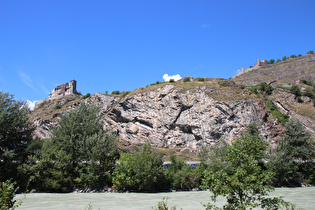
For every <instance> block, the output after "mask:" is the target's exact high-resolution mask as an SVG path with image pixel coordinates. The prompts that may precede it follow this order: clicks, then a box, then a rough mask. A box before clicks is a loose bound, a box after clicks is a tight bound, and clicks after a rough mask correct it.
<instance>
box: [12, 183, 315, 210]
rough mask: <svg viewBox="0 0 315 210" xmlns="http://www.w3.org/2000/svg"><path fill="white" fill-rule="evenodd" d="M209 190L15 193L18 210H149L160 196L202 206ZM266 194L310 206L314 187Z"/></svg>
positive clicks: (178, 204) (170, 201)
mask: <svg viewBox="0 0 315 210" xmlns="http://www.w3.org/2000/svg"><path fill="white" fill-rule="evenodd" d="M210 196H211V193H210V192H207V191H182V192H165V193H63V194H61V193H28V194H19V195H17V196H16V199H17V200H22V202H23V203H22V205H21V206H20V207H19V208H18V209H32V210H39V209H48V210H49V209H59V210H62V209H88V207H89V205H90V206H92V209H122V210H124V209H128V210H129V209H139V210H142V209H143V210H145V209H148V210H149V209H151V207H152V206H156V205H157V203H158V201H161V200H162V199H163V197H168V198H169V199H168V204H169V206H176V207H177V209H180V208H183V210H186V209H187V210H190V209H197V210H198V209H204V208H203V206H202V204H206V203H207V202H209V201H210ZM270 196H273V197H279V196H283V197H284V199H285V200H286V201H289V202H292V203H295V204H296V205H297V207H298V208H304V209H314V206H315V200H314V197H315V187H300V188H276V190H275V192H272V193H270ZM224 203H225V199H224V198H223V197H219V198H218V202H217V205H218V206H222V205H223V204H224Z"/></svg>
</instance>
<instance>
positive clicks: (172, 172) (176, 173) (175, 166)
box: [166, 155, 198, 190]
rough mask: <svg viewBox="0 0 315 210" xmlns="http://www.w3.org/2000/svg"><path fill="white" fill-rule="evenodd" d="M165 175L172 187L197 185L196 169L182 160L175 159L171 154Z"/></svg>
mask: <svg viewBox="0 0 315 210" xmlns="http://www.w3.org/2000/svg"><path fill="white" fill-rule="evenodd" d="M166 176H167V179H168V180H169V182H170V184H171V188H172V189H176V190H178V189H179V190H181V189H192V188H195V187H197V186H198V175H197V169H196V168H195V167H191V166H187V165H186V162H185V161H184V160H182V159H176V156H173V155H172V156H171V164H170V166H169V168H168V169H167V171H166Z"/></svg>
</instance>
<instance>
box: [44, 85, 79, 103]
mask: <svg viewBox="0 0 315 210" xmlns="http://www.w3.org/2000/svg"><path fill="white" fill-rule="evenodd" d="M72 94H79V92H78V91H77V81H75V80H71V81H70V82H68V83H66V84H62V85H59V86H57V87H56V88H54V89H53V90H52V91H51V94H50V95H49V97H48V99H56V98H61V97H63V96H66V95H72Z"/></svg>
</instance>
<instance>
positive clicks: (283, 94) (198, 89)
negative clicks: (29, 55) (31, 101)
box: [32, 55, 315, 152]
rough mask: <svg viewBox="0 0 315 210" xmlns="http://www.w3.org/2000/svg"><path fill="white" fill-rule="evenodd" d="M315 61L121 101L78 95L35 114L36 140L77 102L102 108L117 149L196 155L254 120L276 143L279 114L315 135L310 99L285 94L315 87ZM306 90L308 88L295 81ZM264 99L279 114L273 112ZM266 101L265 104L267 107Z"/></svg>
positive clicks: (194, 81) (47, 103)
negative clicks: (147, 145)
mask: <svg viewBox="0 0 315 210" xmlns="http://www.w3.org/2000/svg"><path fill="white" fill-rule="evenodd" d="M314 64H315V57H314V56H313V55H310V56H309V55H307V56H303V57H302V58H298V59H295V60H289V61H288V62H284V63H282V64H273V65H270V66H268V67H267V68H260V69H255V70H253V71H250V72H247V73H244V74H242V75H240V76H239V77H236V78H234V79H232V80H224V79H204V80H203V79H200V78H192V77H186V78H183V79H182V80H180V81H177V82H175V83H169V82H167V83H160V84H152V85H151V86H147V87H141V88H138V89H137V90H135V91H133V92H130V93H128V92H123V93H122V94H119V95H109V94H102V93H96V94H94V95H92V96H89V97H88V96H85V97H84V96H82V95H79V94H77V92H76V91H73V92H72V93H69V94H65V95H63V97H57V98H50V99H46V100H43V101H41V102H40V103H38V104H37V105H36V109H35V110H34V111H33V112H32V122H33V123H34V124H35V125H36V131H35V135H36V136H38V137H39V138H41V139H45V138H49V137H50V135H51V133H50V129H51V128H53V127H56V126H57V125H58V120H59V118H60V116H61V115H62V114H63V113H64V112H67V111H69V110H71V109H73V108H75V107H76V106H78V105H79V104H80V103H82V102H85V103H88V104H92V103H98V104H99V105H100V106H101V112H102V115H103V119H104V129H107V130H111V131H113V132H115V133H117V135H118V137H119V139H120V147H121V148H123V149H126V148H130V146H131V145H139V144H142V143H143V142H146V141H150V142H151V144H152V145H153V146H155V147H158V148H174V149H176V150H178V151H181V152H185V151H188V152H195V151H197V150H198V149H199V148H200V147H201V146H202V145H206V146H211V145H214V144H215V143H216V142H217V141H218V140H219V139H225V140H227V141H229V142H231V141H233V140H234V139H235V138H237V137H238V136H239V135H240V134H241V132H242V131H243V130H244V129H246V127H247V126H248V125H249V124H250V123H251V122H256V123H257V125H258V128H259V131H260V135H261V137H262V138H264V139H265V140H267V141H270V142H271V143H275V142H277V140H278V139H279V138H280V137H281V135H282V133H283V125H282V124H281V123H280V122H281V121H280V120H279V119H278V118H279V117H277V116H274V115H275V114H274V113H275V112H274V110H273V109H277V110H278V111H279V113H280V112H281V113H283V114H287V115H290V116H294V117H296V118H298V119H300V121H302V122H303V124H304V125H305V127H306V128H307V129H308V130H309V131H310V132H311V133H312V135H313V137H315V108H314V102H313V101H312V99H311V98H310V97H307V96H302V98H301V99H302V100H303V103H301V102H298V101H297V99H296V97H295V95H294V94H292V93H290V91H289V90H288V88H287V89H286V88H283V87H277V85H279V84H281V85H284V86H287V87H288V86H290V85H292V84H293V83H294V84H295V83H296V82H297V81H300V80H299V79H300V78H301V79H302V78H303V79H307V80H311V81H313V82H314V78H315V67H314ZM274 80H277V82H275V83H274V84H277V85H276V86H275V85H274V88H275V89H274V90H273V92H272V94H271V95H268V96H267V95H264V94H262V93H259V92H258V94H254V93H252V92H251V91H250V90H248V88H247V87H246V86H247V85H256V84H259V83H261V82H271V81H274ZM297 84H298V85H299V87H301V89H302V90H305V89H306V88H308V85H307V84H304V83H301V82H298V83H297ZM267 101H269V102H271V104H272V105H274V106H275V107H276V108H270V105H269V106H268V105H267ZM269 102H268V103H269Z"/></svg>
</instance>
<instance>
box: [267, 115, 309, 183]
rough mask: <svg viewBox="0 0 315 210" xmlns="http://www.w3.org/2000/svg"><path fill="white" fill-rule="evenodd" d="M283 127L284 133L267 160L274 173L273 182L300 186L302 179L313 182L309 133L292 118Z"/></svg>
mask: <svg viewBox="0 0 315 210" xmlns="http://www.w3.org/2000/svg"><path fill="white" fill-rule="evenodd" d="M285 128H286V130H285V135H284V137H283V138H282V139H281V140H280V141H279V144H278V146H277V148H276V149H275V150H274V151H273V154H272V156H271V158H270V161H269V168H270V170H271V171H273V172H274V173H275V180H274V184H275V185H276V186H300V185H301V183H302V182H303V181H307V182H312V181H313V184H314V178H315V177H314V175H315V174H314V172H315V163H314V161H313V159H314V157H315V146H314V142H313V141H312V140H311V135H310V133H308V132H306V131H305V129H304V127H303V125H302V123H300V122H299V121H298V120H297V119H294V118H291V119H290V120H289V121H288V122H287V123H286V124H285ZM312 179H313V180H312Z"/></svg>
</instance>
